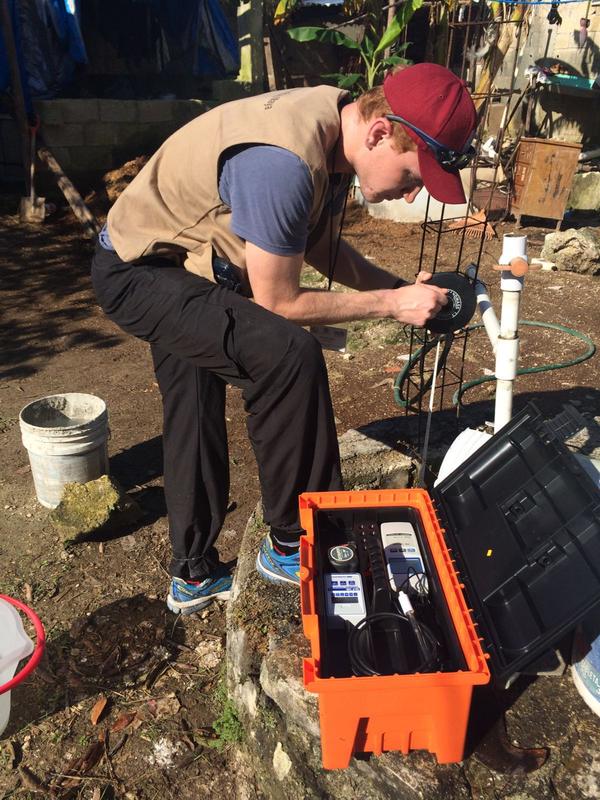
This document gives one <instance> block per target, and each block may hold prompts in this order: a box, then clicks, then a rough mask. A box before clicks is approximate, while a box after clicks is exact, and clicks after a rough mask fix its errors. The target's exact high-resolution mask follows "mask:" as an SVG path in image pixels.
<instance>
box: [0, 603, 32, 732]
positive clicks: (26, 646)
mask: <svg viewBox="0 0 600 800" xmlns="http://www.w3.org/2000/svg"><path fill="white" fill-rule="evenodd" d="M32 652H33V642H32V641H31V639H30V638H29V636H27V634H26V633H25V630H24V629H23V623H22V622H21V617H20V616H19V614H18V612H17V611H16V610H15V609H14V608H13V607H12V606H11V605H9V604H8V603H6V602H5V601H4V600H0V685H2V684H4V683H7V682H8V681H9V680H10V679H11V678H12V677H13V675H14V674H15V670H16V668H17V664H18V663H19V661H20V660H21V659H22V658H26V657H27V656H28V655H30V654H31V653H32ZM9 716H10V692H5V693H4V694H0V736H1V735H2V733H3V732H4V729H5V728H6V726H7V725H8V718H9Z"/></svg>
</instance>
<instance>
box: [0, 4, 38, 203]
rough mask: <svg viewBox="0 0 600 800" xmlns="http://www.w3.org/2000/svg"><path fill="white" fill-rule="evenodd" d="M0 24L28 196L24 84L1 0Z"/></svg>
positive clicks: (7, 11) (13, 37) (28, 173)
mask: <svg viewBox="0 0 600 800" xmlns="http://www.w3.org/2000/svg"><path fill="white" fill-rule="evenodd" d="M0 15H1V16H0V23H1V25H2V35H3V37H4V46H5V47H6V56H7V59H8V68H9V71H10V82H11V86H12V94H13V100H14V114H15V119H16V122H17V127H18V128H19V133H20V139H21V156H22V158H23V169H24V171H25V185H26V187H27V191H26V194H28V195H29V194H30V191H31V186H30V185H29V181H30V178H29V175H30V173H31V166H30V158H31V156H30V153H29V123H28V121H27V111H26V107H25V95H24V93H23V84H22V83H21V73H20V71H19V60H18V58H17V47H16V44H15V36H14V31H13V27H12V18H11V15H10V9H9V7H8V0H0Z"/></svg>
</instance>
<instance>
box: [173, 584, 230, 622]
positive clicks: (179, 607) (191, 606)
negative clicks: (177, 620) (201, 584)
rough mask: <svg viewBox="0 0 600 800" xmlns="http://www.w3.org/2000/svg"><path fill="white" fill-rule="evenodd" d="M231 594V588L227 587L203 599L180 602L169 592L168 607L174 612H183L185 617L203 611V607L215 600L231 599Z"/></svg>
mask: <svg viewBox="0 0 600 800" xmlns="http://www.w3.org/2000/svg"><path fill="white" fill-rule="evenodd" d="M230 595H231V590H230V589H227V590H226V591H225V592H217V593H216V594H211V595H210V596H209V597H203V598H202V599H201V600H188V601H183V602H180V601H179V600H175V599H174V598H173V597H171V595H170V594H168V595H167V608H168V609H169V611H172V612H173V614H181V615H182V616H184V617H185V616H188V615H189V614H195V613H196V612H198V611H202V609H203V608H206V606H208V605H210V604H211V603H212V601H213V600H229V597H230Z"/></svg>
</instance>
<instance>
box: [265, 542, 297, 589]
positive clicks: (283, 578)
mask: <svg viewBox="0 0 600 800" xmlns="http://www.w3.org/2000/svg"><path fill="white" fill-rule="evenodd" d="M256 570H257V572H258V574H259V575H262V577H263V578H266V580H268V581H271V582H272V583H291V584H293V585H294V586H299V585H300V551H298V552H297V553H294V554H293V555H291V556H282V555H281V554H280V553H278V552H277V551H276V550H275V548H274V547H273V542H272V540H271V537H270V536H265V538H264V539H263V540H262V542H261V545H260V549H259V551H258V555H257V556H256Z"/></svg>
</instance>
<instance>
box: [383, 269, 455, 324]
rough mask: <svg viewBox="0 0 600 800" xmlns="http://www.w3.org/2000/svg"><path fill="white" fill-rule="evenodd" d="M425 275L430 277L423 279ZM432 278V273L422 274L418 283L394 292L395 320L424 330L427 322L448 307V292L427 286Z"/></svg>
mask: <svg viewBox="0 0 600 800" xmlns="http://www.w3.org/2000/svg"><path fill="white" fill-rule="evenodd" d="M425 275H427V276H428V277H427V278H424V277H422V276H425ZM430 277H431V275H430V273H428V272H420V273H419V275H418V276H417V282H416V283H414V284H411V285H408V286H401V287H400V288H399V289H395V290H394V291H393V300H392V307H391V312H392V313H391V316H392V317H394V319H397V320H398V322H404V323H405V324H409V325H416V326H417V327H419V328H422V327H423V326H424V325H425V324H426V323H427V320H430V319H431V318H432V317H435V315H436V314H437V313H438V311H440V310H441V308H442V307H443V306H445V305H446V303H447V302H448V297H447V292H448V290H447V289H440V288H439V287H438V286H427V283H426V282H425V281H427V280H429V278H430Z"/></svg>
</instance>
